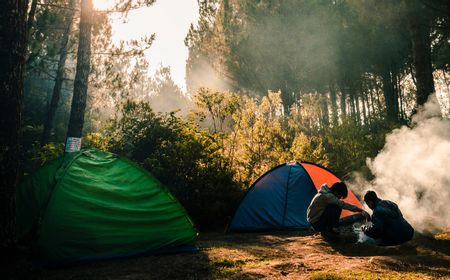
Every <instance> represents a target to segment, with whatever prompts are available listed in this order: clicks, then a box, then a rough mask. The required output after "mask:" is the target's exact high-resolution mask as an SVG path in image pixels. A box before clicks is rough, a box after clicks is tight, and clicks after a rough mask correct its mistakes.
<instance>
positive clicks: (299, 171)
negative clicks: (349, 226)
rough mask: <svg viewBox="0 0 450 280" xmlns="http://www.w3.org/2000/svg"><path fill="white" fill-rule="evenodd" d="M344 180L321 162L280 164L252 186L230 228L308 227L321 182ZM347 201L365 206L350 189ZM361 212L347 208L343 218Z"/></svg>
mask: <svg viewBox="0 0 450 280" xmlns="http://www.w3.org/2000/svg"><path fill="white" fill-rule="evenodd" d="M339 181H341V180H340V179H339V178H338V177H337V176H336V175H334V174H333V173H332V172H331V171H329V170H327V169H326V168H324V167H322V166H319V165H317V164H313V163H308V162H301V163H298V162H296V163H286V164H282V165H279V166H277V167H275V168H273V169H272V170H270V171H268V172H266V173H265V174H264V175H262V176H261V177H260V178H259V179H258V180H256V181H255V183H253V185H252V186H251V187H250V188H249V190H248V191H247V193H246V195H245V196H244V198H243V199H242V201H241V203H240V204H239V206H238V208H237V210H236V212H235V213H234V216H233V218H232V220H231V223H230V225H229V228H228V230H230V231H258V230H271V229H282V230H285V229H306V228H309V227H310V225H309V223H308V221H307V219H306V210H307V209H308V206H309V204H310V202H311V200H312V198H313V197H314V196H315V195H316V194H317V191H318V190H319V189H320V187H321V185H323V184H325V183H326V184H328V185H329V186H331V185H332V184H334V183H336V182H339ZM344 201H345V202H348V203H351V204H354V205H356V206H358V207H360V208H362V205H361V203H360V202H359V200H358V199H357V198H356V196H355V195H354V194H353V193H352V192H351V191H350V190H349V192H348V196H347V198H346V199H344ZM359 217H360V215H358V214H354V213H353V212H350V211H347V210H343V211H342V215H341V221H344V220H353V219H357V218H359Z"/></svg>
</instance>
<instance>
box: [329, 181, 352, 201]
mask: <svg viewBox="0 0 450 280" xmlns="http://www.w3.org/2000/svg"><path fill="white" fill-rule="evenodd" d="M330 190H331V192H332V193H334V194H335V195H338V196H340V197H342V198H346V197H347V195H348V190H347V185H345V183H344V182H337V183H334V184H333V185H332V186H331V188H330Z"/></svg>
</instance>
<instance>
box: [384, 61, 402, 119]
mask: <svg viewBox="0 0 450 280" xmlns="http://www.w3.org/2000/svg"><path fill="white" fill-rule="evenodd" d="M381 78H382V79H383V94H384V102H385V105H386V114H387V118H388V120H391V121H396V120H398V107H396V106H395V104H396V101H395V99H396V98H395V95H394V87H393V85H392V79H391V72H390V71H388V70H387V69H386V70H385V71H383V72H382V73H381Z"/></svg>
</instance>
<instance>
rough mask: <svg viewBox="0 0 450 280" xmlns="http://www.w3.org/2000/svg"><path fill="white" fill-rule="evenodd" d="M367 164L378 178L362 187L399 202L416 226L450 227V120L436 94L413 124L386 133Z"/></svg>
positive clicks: (424, 228) (428, 229)
mask: <svg viewBox="0 0 450 280" xmlns="http://www.w3.org/2000/svg"><path fill="white" fill-rule="evenodd" d="M367 165H368V167H369V168H370V170H371V171H372V174H373V175H374V176H375V179H374V180H373V181H372V182H370V183H368V184H367V183H366V184H364V185H365V187H364V190H368V189H373V190H375V191H376V192H377V194H378V196H379V197H381V198H382V199H387V200H391V201H393V202H395V203H397V204H398V206H399V207H400V210H401V211H402V213H403V215H404V216H405V218H406V219H407V220H408V221H409V222H410V223H411V224H412V225H413V227H414V228H415V230H417V231H419V232H422V233H428V234H432V233H436V232H439V231H443V230H448V229H449V228H450V120H449V119H447V118H443V117H442V113H441V108H440V106H439V103H438V101H437V99H436V97H435V96H434V95H433V96H431V97H430V98H429V100H428V102H427V103H426V104H425V105H424V106H423V107H422V108H420V109H419V111H418V113H417V114H416V115H415V116H414V117H413V119H412V126H411V127H407V126H403V127H401V128H399V129H395V130H394V131H392V132H391V133H390V134H389V135H387V137H386V144H385V146H384V148H383V149H382V150H381V152H380V153H379V154H378V155H377V156H376V157H375V158H374V159H368V160H367ZM358 181H359V182H358ZM362 183H363V182H361V179H359V180H356V184H357V185H361V184H362ZM360 189H361V188H360ZM363 193H365V192H363Z"/></svg>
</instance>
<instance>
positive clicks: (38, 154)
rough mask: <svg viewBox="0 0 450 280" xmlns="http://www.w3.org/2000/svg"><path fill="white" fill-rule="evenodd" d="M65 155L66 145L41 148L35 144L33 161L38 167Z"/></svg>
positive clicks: (32, 155) (47, 145)
mask: <svg viewBox="0 0 450 280" xmlns="http://www.w3.org/2000/svg"><path fill="white" fill-rule="evenodd" d="M63 153H64V144H62V143H50V144H45V145H44V146H40V145H39V144H37V143H36V144H35V145H34V146H33V149H32V150H31V156H30V157H31V160H32V162H33V163H34V164H35V165H37V166H43V165H44V164H46V163H47V162H49V161H52V160H54V159H56V158H58V157H60V156H62V154H63Z"/></svg>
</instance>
